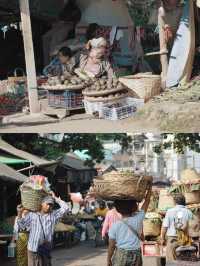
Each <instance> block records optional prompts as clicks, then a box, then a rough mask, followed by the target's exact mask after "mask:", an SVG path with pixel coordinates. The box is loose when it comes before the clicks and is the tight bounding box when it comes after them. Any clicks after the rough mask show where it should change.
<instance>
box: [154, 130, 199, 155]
mask: <svg viewBox="0 0 200 266" xmlns="http://www.w3.org/2000/svg"><path fill="white" fill-rule="evenodd" d="M169 135H171V136H172V140H167V138H168V137H169ZM163 139H164V140H165V141H164V142H163V143H161V144H159V145H157V146H155V147H154V152H156V153H161V152H162V151H163V150H166V149H169V148H170V149H171V148H173V149H174V150H175V151H176V152H177V153H180V154H183V153H184V151H185V149H186V148H189V149H190V150H192V151H195V152H198V153H200V134H199V133H178V134H163Z"/></svg>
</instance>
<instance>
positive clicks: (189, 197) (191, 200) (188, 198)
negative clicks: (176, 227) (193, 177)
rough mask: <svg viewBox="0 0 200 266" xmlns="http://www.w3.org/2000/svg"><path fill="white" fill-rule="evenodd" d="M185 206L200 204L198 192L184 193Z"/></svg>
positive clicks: (199, 191)
mask: <svg viewBox="0 0 200 266" xmlns="http://www.w3.org/2000/svg"><path fill="white" fill-rule="evenodd" d="M184 196H185V202H186V204H198V203H200V190H197V191H190V192H184Z"/></svg>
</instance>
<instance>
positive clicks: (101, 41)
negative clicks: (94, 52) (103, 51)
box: [90, 37, 107, 48]
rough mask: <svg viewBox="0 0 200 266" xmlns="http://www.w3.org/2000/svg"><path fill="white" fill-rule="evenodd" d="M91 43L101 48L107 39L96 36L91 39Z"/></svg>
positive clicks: (93, 46)
mask: <svg viewBox="0 0 200 266" xmlns="http://www.w3.org/2000/svg"><path fill="white" fill-rule="evenodd" d="M90 44H91V46H92V48H99V47H101V46H106V45H107V41H106V40H105V39H104V38H103V37H100V38H97V39H95V38H94V39H92V40H91V41H90Z"/></svg>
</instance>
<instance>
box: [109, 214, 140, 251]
mask: <svg viewBox="0 0 200 266" xmlns="http://www.w3.org/2000/svg"><path fill="white" fill-rule="evenodd" d="M144 218H145V213H144V211H143V210H141V211H138V212H136V213H135V214H134V215H133V216H132V217H129V218H126V219H123V220H124V221H126V223H128V224H129V225H130V226H131V227H133V228H134V229H135V230H136V231H137V232H138V234H139V235H140V234H141V232H142V225H143V220H144ZM109 238H110V239H112V240H115V242H116V246H117V248H118V249H125V250H137V249H140V239H139V238H138V237H137V236H136V235H135V234H134V233H133V232H132V231H131V230H130V228H129V227H128V226H127V225H126V224H124V223H123V222H122V221H117V222H116V223H115V224H113V225H112V227H111V229H110V230H109Z"/></svg>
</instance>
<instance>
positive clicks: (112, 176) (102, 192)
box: [94, 171, 149, 202]
mask: <svg viewBox="0 0 200 266" xmlns="http://www.w3.org/2000/svg"><path fill="white" fill-rule="evenodd" d="M148 184H149V179H148V178H147V177H146V176H139V175H134V174H133V173H126V172H116V171H113V172H110V173H107V174H105V175H103V176H102V177H101V178H99V179H95V180H94V194H95V195H96V197H98V198H102V199H107V200H109V199H110V200H115V199H124V200H125V199H134V200H136V201H138V202H140V201H142V200H143V199H144V196H145V193H146V190H147V186H148Z"/></svg>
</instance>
